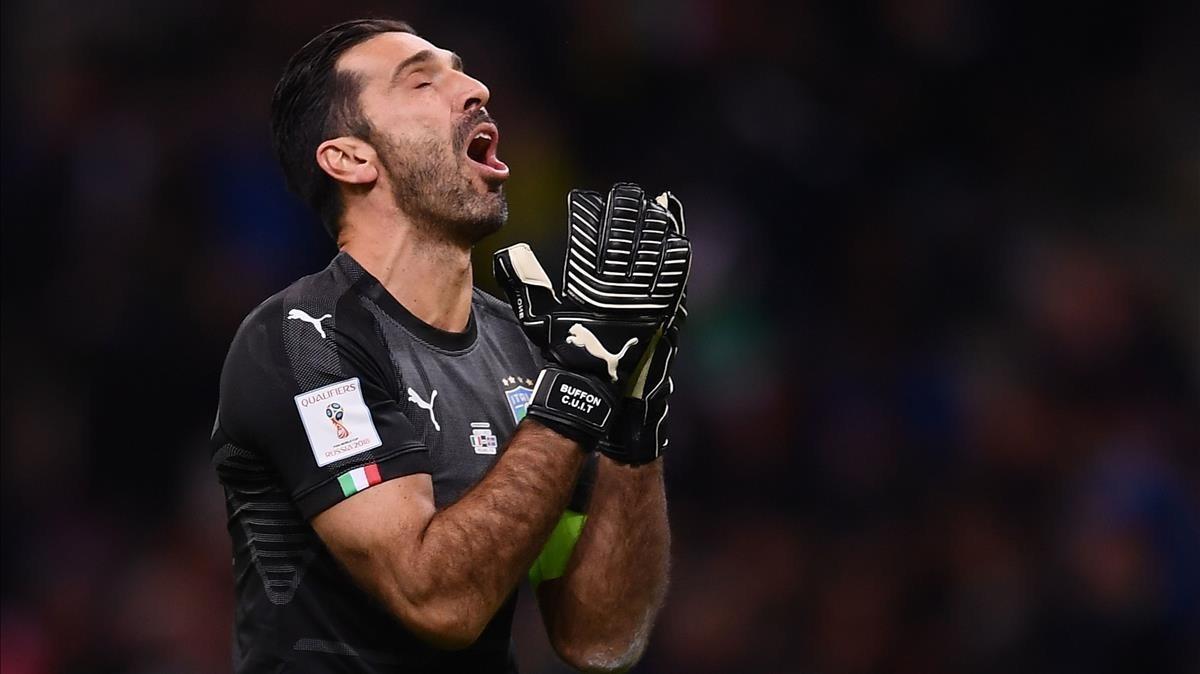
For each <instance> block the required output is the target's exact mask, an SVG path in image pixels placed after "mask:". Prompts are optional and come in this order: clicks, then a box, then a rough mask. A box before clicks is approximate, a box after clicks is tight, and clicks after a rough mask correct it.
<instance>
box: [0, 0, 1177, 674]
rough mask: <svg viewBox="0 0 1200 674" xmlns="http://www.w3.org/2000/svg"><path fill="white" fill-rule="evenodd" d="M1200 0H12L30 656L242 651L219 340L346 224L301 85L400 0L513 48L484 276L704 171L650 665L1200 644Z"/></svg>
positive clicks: (19, 393) (6, 324)
mask: <svg viewBox="0 0 1200 674" xmlns="http://www.w3.org/2000/svg"><path fill="white" fill-rule="evenodd" d="M1194 7H1195V5H1193V9H1192V10H1191V11H1189V12H1173V11H1166V10H1160V9H1155V8H1153V7H1152V6H1151V5H1148V4H1144V3H1135V2H1116V3H1108V2H1086V3H1085V2H1075V3H1066V4H1060V3H1030V4H1019V3H1018V4H1014V3H1010V2H1003V1H1001V0H916V1H913V2H902V1H900V0H884V1H882V2H869V3H833V2H831V3H816V2H794V3H786V5H785V6H782V7H781V6H776V5H775V4H774V3H768V2H764V1H763V0H737V1H733V0H730V1H722V0H701V1H699V2H687V1H685V0H653V1H645V2H643V1H634V0H620V1H615V2H614V1H601V0H591V1H589V2H581V3H569V4H568V3H557V2H546V3H536V4H531V5H527V6H523V7H512V6H509V4H508V3H492V4H487V5H470V4H463V3H426V4H424V5H423V6H416V5H411V4H405V3H395V4H392V3H359V2H311V1H304V2H278V1H276V2H254V3H232V2H210V1H204V2H201V1H199V0H186V1H183V2H133V1H131V0H124V1H122V0H118V1H115V2H99V3H93V2H81V1H79V0H57V1H54V2H42V3H30V2H20V1H12V2H5V3H4V4H3V10H2V11H3V16H2V19H3V22H2V23H3V59H2V63H3V65H2V66H0V67H2V72H3V95H2V97H0V110H2V113H3V133H2V135H3V148H2V153H0V154H2V158H3V159H2V170H3V195H2V204H3V219H2V222H3V230H2V231H3V239H2V246H3V265H2V274H3V305H2V306H3V311H2V320H3V333H2V334H3V404H2V409H3V435H2V440H3V464H2V476H3V477H2V493H3V497H2V498H3V545H2V551H3V553H2V554H3V559H2V561H3V584H2V597H0V601H2V603H0V617H2V619H3V623H2V631H0V636H2V639H3V643H2V650H0V653H2V655H0V666H2V668H3V671H4V673H5V674H22V673H25V672H52V671H61V672H139V673H150V672H154V673H158V672H182V673H193V672H195V673H199V672H221V671H226V670H227V669H228V667H229V652H228V638H229V629H230V622H231V616H232V601H231V600H232V582H231V573H230V569H229V552H230V546H229V541H228V539H227V536H226V534H225V531H224V512H223V505H222V499H221V493H220V489H219V487H218V485H217V482H216V478H215V476H214V474H213V473H212V471H211V470H210V469H209V468H208V465H207V460H208V455H207V454H208V451H207V448H206V446H205V440H206V437H207V435H208V432H209V429H210V427H211V424H212V420H213V415H214V410H215V405H216V391H217V376H218V372H219V370H220V366H221V362H222V359H223V356H224V353H225V349H226V347H227V345H228V343H229V340H230V338H231V337H232V335H233V332H234V329H235V328H236V326H237V324H238V322H239V321H240V320H241V318H242V317H243V316H244V315H245V314H246V313H247V312H248V311H249V310H250V309H251V308H252V307H254V306H255V305H256V304H257V303H258V302H260V301H261V300H262V299H264V298H265V297H267V296H268V295H270V294H271V293H273V292H275V291H276V290H278V289H280V288H282V287H283V286H285V285H287V284H288V283H289V282H291V281H292V280H293V279H295V278H296V277H298V276H300V275H302V274H306V273H310V272H312V271H316V270H318V269H320V268H322V267H323V266H324V265H325V263H326V261H327V260H328V258H329V257H330V256H331V255H332V253H333V247H332V244H331V243H330V242H329V241H328V239H327V238H326V237H325V234H324V233H323V231H322V230H321V229H320V227H319V226H318V225H317V224H316V222H315V220H314V219H313V218H312V217H311V216H309V215H308V214H307V213H306V212H305V210H304V209H303V207H302V206H301V205H300V204H299V203H298V202H297V201H295V200H294V199H293V198H291V197H290V196H288V195H287V194H286V192H285V191H284V188H283V185H282V178H281V175H280V172H279V170H278V169H277V167H276V165H275V162H274V157H273V156H272V154H271V150H270V147H269V138H268V134H267V113H266V111H267V102H268V98H269V94H270V90H271V87H272V85H273V83H274V81H275V79H276V77H277V76H278V74H279V73H280V71H281V69H282V67H283V64H284V62H285V61H286V59H287V58H288V56H289V55H290V54H291V53H292V52H294V51H295V50H296V49H298V48H299V47H300V45H301V44H303V43H304V42H305V41H307V40H308V39H309V38H310V37H311V36H313V35H314V34H316V33H317V32H318V31H319V30H320V29H322V28H324V27H325V26H327V25H330V24H332V23H335V22H337V21H340V20H343V19H348V18H355V17H359V16H362V15H368V14H370V15H386V16H392V17H396V18H403V19H407V20H409V21H411V22H412V23H413V24H414V25H415V26H416V27H417V29H418V30H419V31H420V32H421V33H422V34H423V35H424V36H426V37H428V38H429V39H431V40H432V41H433V42H434V43H436V44H438V45H439V46H443V47H447V48H450V49H454V50H455V51H457V52H459V53H460V54H462V56H463V58H464V59H465V61H466V66H467V70H468V72H471V73H472V74H474V75H476V76H478V77H480V78H481V79H482V80H483V81H484V82H486V83H487V84H488V85H489V86H490V88H491V91H492V102H491V103H490V104H489V106H488V107H489V109H491V111H492V112H493V114H494V115H495V116H496V118H497V119H498V120H499V122H500V125H501V128H502V130H503V134H504V141H503V143H502V146H501V148H500V150H501V156H502V157H503V158H504V159H505V160H506V161H507V162H508V163H509V164H510V165H511V166H512V168H513V177H512V179H511V181H510V183H509V187H508V189H509V194H510V203H511V212H512V217H511V221H510V224H509V225H508V227H507V228H506V229H505V230H504V231H503V232H502V233H501V234H499V235H497V236H496V237H494V238H493V239H491V240H488V241H486V242H484V244H482V245H481V246H480V247H479V250H478V251H477V262H478V264H477V269H478V274H477V276H478V281H479V283H481V284H482V285H484V286H485V287H487V288H491V289H494V285H493V282H492V279H491V275H490V271H489V268H490V265H489V264H488V259H489V258H490V254H491V252H492V251H493V250H495V249H496V248H498V247H500V246H502V245H505V244H507V243H509V242H512V241H517V240H528V241H531V242H532V243H533V244H534V246H535V248H538V249H539V250H544V251H551V253H550V254H549V255H548V256H549V257H551V258H553V257H554V255H553V251H560V249H561V246H562V244H561V237H562V229H563V225H564V222H563V220H564V219H563V195H564V193H565V192H566V190H568V189H569V188H571V187H573V186H587V187H592V188H604V187H606V186H607V185H608V184H610V183H612V182H614V181H616V180H618V179H632V180H636V181H639V182H642V183H643V184H645V185H647V187H648V188H649V189H661V188H670V189H672V190H673V191H675V192H676V193H677V194H678V195H679V196H680V197H681V198H682V199H683V201H684V203H685V204H686V207H687V212H688V215H689V219H688V225H689V230H690V234H691V235H692V237H693V239H694V241H695V249H696V267H695V271H694V273H693V277H692V283H691V309H692V316H693V321H692V322H691V323H690V324H689V326H688V329H687V332H686V333H685V335H684V342H683V348H682V352H681V361H680V364H679V368H678V371H677V374H676V378H677V382H678V388H677V391H678V392H677V394H676V400H673V401H672V410H673V422H674V429H675V431H674V438H675V444H674V445H673V447H672V451H671V453H670V454H669V456H668V457H667V459H666V461H667V473H668V483H669V495H670V500H671V511H672V519H673V525H674V565H673V584H672V589H671V594H670V597H669V599H668V603H667V606H666V608H665V610H664V611H663V613H662V616H661V618H660V620H659V623H658V627H657V630H656V632H655V634H654V637H653V639H652V642H651V646H650V649H649V651H648V653H647V654H646V657H645V659H644V660H643V662H642V664H641V665H639V667H638V670H637V671H641V672H700V673H706V672H814V673H821V674H858V673H863V674H865V673H867V672H905V673H907V672H911V673H940V672H980V673H991V672H996V673H1000V672H1030V673H1041V672H1046V673H1050V672H1089V673H1103V672H1185V671H1186V672H1195V671H1200V646H1198V643H1200V639H1198V638H1197V635H1198V634H1200V533H1198V531H1200V514H1198V504H1197V497H1196V495H1197V493H1200V484H1198V482H1200V477H1198V476H1200V456H1198V454H1200V452H1198V451H1197V448H1198V447H1200V430H1198V421H1197V417H1198V410H1200V404H1198V403H1200V400H1198V396H1197V373H1198V368H1200V363H1198V360H1200V358H1198V356H1200V330H1198V323H1200V321H1198V316H1200V292H1198V289H1200V272H1198V269H1200V67H1198V65H1197V64H1200V54H1198V53H1197V49H1196V43H1197V34H1198V31H1197V27H1198V25H1200V24H1198V22H1197V12H1196V11H1195V9H1194ZM559 256H561V252H560V253H559ZM524 594H525V596H526V598H527V597H528V591H527V590H525V591H524ZM516 638H517V640H518V645H519V648H520V651H521V659H522V664H523V667H524V671H526V672H529V673H534V674H536V673H539V672H553V671H558V669H557V668H558V665H556V664H555V663H554V661H553V656H552V655H551V654H550V653H549V651H548V650H547V647H546V645H545V640H544V637H543V636H542V635H541V631H540V627H538V625H537V623H536V616H535V614H534V613H533V612H532V610H531V607H530V605H529V604H528V603H525V604H524V605H523V607H522V610H521V614H520V617H519V620H518V627H517V629H516Z"/></svg>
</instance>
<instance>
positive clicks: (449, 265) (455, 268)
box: [338, 211, 472, 332]
mask: <svg viewBox="0 0 1200 674" xmlns="http://www.w3.org/2000/svg"><path fill="white" fill-rule="evenodd" d="M350 215H351V214H350V213H347V217H346V218H345V226H344V228H343V235H342V236H341V237H339V241H338V244H339V247H340V248H341V249H342V250H344V251H346V252H347V253H349V254H350V256H351V257H353V258H354V260H355V261H356V262H358V264H360V265H361V266H362V268H363V269H366V270H367V272H368V273H370V274H371V276H374V277H375V278H376V279H378V280H379V282H380V283H381V284H383V287H384V288H386V289H387V291H388V292H389V293H391V295H392V297H394V298H396V301H398V302H399V303H400V304H401V305H403V306H404V308H405V309H407V310H408V311H409V312H410V313H412V315H414V316H416V317H417V318H419V319H421V320H422V321H423V322H425V323H427V324H429V325H431V326H433V327H435V328H438V329H440V330H445V331H447V332H463V331H465V330H466V329H467V322H468V320H469V319H470V317H471V287H472V274H471V249H470V247H464V246H461V245H459V244H455V243H453V242H449V241H445V240H442V239H438V238H436V237H433V236H430V235H429V234H428V228H422V227H420V226H417V225H416V224H415V223H414V222H412V220H411V219H410V218H409V217H408V216H407V215H406V214H404V213H402V212H398V211H393V212H392V213H390V214H389V215H390V216H391V217H390V218H387V219H386V220H385V221H379V220H378V219H375V220H377V221H375V222H370V221H366V222H364V221H362V219H359V218H355V219H352V218H351V217H350ZM397 220H399V222H397Z"/></svg>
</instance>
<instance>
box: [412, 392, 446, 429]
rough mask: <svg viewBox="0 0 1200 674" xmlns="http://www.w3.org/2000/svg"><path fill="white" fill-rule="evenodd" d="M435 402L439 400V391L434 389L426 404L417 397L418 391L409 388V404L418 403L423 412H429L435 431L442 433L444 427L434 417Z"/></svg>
mask: <svg viewBox="0 0 1200 674" xmlns="http://www.w3.org/2000/svg"><path fill="white" fill-rule="evenodd" d="M435 400H437V389H433V393H432V394H431V395H430V396H429V402H425V401H424V400H421V396H419V395H417V392H416V391H414V390H412V387H411V386H410V387H409V388H408V402H410V403H416V404H417V407H420V408H421V409H423V410H429V420H430V421H432V422H433V430H435V431H438V432H441V430H442V427H441V426H439V425H438V422H437V417H435V416H434V415H433V401H435Z"/></svg>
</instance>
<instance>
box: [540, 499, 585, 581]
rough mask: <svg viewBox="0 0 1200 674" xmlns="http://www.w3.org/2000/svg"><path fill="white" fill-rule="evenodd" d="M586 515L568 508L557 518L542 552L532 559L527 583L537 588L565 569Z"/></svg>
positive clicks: (560, 574)
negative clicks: (556, 522)
mask: <svg viewBox="0 0 1200 674" xmlns="http://www.w3.org/2000/svg"><path fill="white" fill-rule="evenodd" d="M585 522H587V515H584V514H583V513H577V512H575V511H574V510H568V511H566V512H564V513H563V516H562V517H561V518H559V520H558V524H557V525H555V526H554V531H553V532H552V533H551V534H550V540H548V541H546V547H544V548H542V554H540V555H538V558H537V559H535V560H533V566H532V567H531V568H530V569H529V584H530V585H532V586H533V589H534V590H537V587H538V585H541V584H542V581H545V580H554V579H555V578H559V577H561V576H562V575H563V574H564V573H566V571H567V562H569V561H571V552H572V551H573V550H574V549H575V544H576V543H577V542H579V534H581V533H583V525H584V523H585Z"/></svg>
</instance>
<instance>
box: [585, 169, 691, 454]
mask: <svg viewBox="0 0 1200 674" xmlns="http://www.w3.org/2000/svg"><path fill="white" fill-rule="evenodd" d="M655 201H656V202H657V203H658V204H659V205H660V206H662V207H664V208H665V209H666V210H667V211H668V212H669V213H670V215H671V220H672V222H671V224H672V226H673V227H674V231H675V232H676V233H677V234H679V235H681V236H685V235H686V234H687V229H686V227H685V225H684V221H683V204H681V203H680V202H679V200H678V199H677V198H675V195H673V194H671V193H670V192H665V193H663V194H662V195H660V196H659V197H657V198H656V199H655ZM686 320H687V289H686V287H685V288H684V292H683V295H682V297H681V299H680V302H679V309H678V310H677V311H676V313H675V315H674V317H673V318H672V319H671V320H669V321H668V322H667V323H666V324H664V326H663V329H662V331H661V332H660V333H659V334H658V335H656V340H655V342H654V343H652V344H651V346H650V348H649V349H648V350H647V355H646V357H645V358H644V359H643V360H644V364H643V367H642V368H641V370H640V371H639V372H638V379H637V381H636V382H635V384H634V386H633V387H631V388H630V389H629V390H628V391H627V392H626V396H625V398H624V400H623V401H622V403H621V405H620V407H619V408H618V412H617V417H616V419H614V420H613V424H612V426H611V428H610V429H609V431H608V435H606V436H605V437H604V438H602V439H601V440H600V442H599V444H598V445H597V449H598V450H599V451H600V453H601V454H604V455H605V456H607V457H609V458H610V459H612V460H614V461H616V462H617V463H626V464H630V465H634V466H638V465H642V464H645V463H649V462H651V461H653V460H655V459H657V458H658V457H659V456H661V455H662V452H663V450H664V449H665V448H666V446H667V443H668V441H669V440H668V438H667V412H668V411H669V410H670V406H669V405H668V404H667V399H668V398H669V397H670V395H671V392H672V391H674V390H675V385H674V381H673V380H672V379H671V365H672V363H673V362H674V360H675V355H676V353H677V352H678V350H679V330H680V328H681V327H682V326H683V324H684V322H685V321H686Z"/></svg>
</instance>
